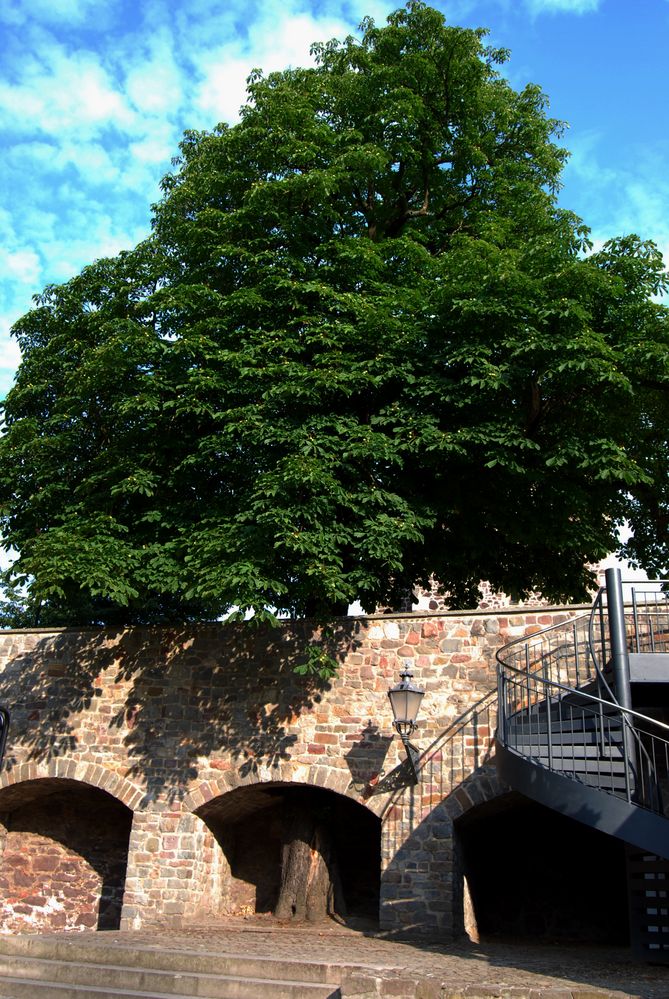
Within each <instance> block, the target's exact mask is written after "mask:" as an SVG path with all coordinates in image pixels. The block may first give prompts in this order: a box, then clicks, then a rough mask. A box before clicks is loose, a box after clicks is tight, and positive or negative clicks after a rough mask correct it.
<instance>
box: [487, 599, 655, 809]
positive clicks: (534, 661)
mask: <svg viewBox="0 0 669 999" xmlns="http://www.w3.org/2000/svg"><path fill="white" fill-rule="evenodd" d="M653 595H654V597H656V598H657V599H655V600H653V601H652V602H651V601H650V600H648V599H646V600H644V601H643V604H642V609H640V601H639V600H638V599H637V602H636V603H635V602H634V601H633V602H632V609H631V611H630V613H629V615H628V614H626V621H627V619H629V629H628V641H629V644H630V645H631V647H632V649H633V650H636V649H637V648H638V647H642V648H648V647H649V644H650V643H651V642H652V643H654V644H653V650H655V651H657V650H658V648H659V646H660V644H661V640H662V638H663V636H664V635H665V632H666V641H667V650H668V651H669V604H668V603H667V601H666V598H665V596H664V594H663V593H654V594H653ZM649 622H650V624H649ZM609 655H610V644H609V639H608V611H607V606H606V603H605V600H604V593H603V592H602V590H600V592H599V593H598V594H597V597H596V599H595V601H594V603H593V608H592V611H591V612H590V613H589V614H585V615H581V616H579V617H576V618H573V619H572V620H571V621H568V622H562V623H561V624H557V625H553V626H551V627H550V628H546V629H544V630H543V631H540V632H537V633H536V634H534V635H531V636H528V637H524V638H519V639H516V641H515V642H512V643H510V644H509V645H507V646H505V647H504V648H502V649H500V650H499V651H498V653H497V661H498V703H499V724H498V733H497V738H498V740H499V741H500V742H501V744H502V745H503V746H505V747H507V748H509V749H511V750H513V751H514V752H516V753H518V754H519V755H521V756H524V757H526V758H528V759H530V760H531V761H532V762H533V763H535V764H536V765H537V766H541V767H545V768H547V769H549V770H551V771H553V772H555V773H559V774H562V775H564V776H567V777H570V778H572V779H574V780H579V781H581V782H582V783H587V784H591V785H594V786H596V787H598V788H600V789H601V790H605V791H607V792H608V793H610V794H613V795H616V796H617V797H620V798H623V799H625V800H626V801H628V802H630V803H633V804H635V805H638V806H639V807H642V808H646V809H649V810H650V811H653V812H655V813H657V814H665V812H664V806H663V802H662V790H663V789H664V791H665V795H666V794H667V792H669V725H666V724H664V723H663V722H661V721H658V720H657V719H654V718H650V717H648V716H646V715H644V714H642V713H640V712H638V711H635V710H633V709H632V708H629V707H623V705H621V704H619V703H618V701H617V699H616V697H615V694H614V692H613V690H612V689H611V686H610V685H609V683H608V681H607V679H606V677H605V675H604V667H605V665H606V663H607V662H608V659H609Z"/></svg>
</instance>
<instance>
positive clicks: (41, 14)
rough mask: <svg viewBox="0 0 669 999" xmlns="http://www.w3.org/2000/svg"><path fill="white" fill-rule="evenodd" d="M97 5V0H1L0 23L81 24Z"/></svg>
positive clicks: (98, 5)
mask: <svg viewBox="0 0 669 999" xmlns="http://www.w3.org/2000/svg"><path fill="white" fill-rule="evenodd" d="M99 7H100V3H99V0H2V4H0V23H4V24H8V25H17V26H19V25H24V24H26V23H27V22H30V21H34V20H38V21H43V22H46V23H53V24H61V25H62V24H63V23H69V24H81V23H82V22H83V21H85V20H86V18H87V17H89V15H90V14H91V13H92V12H94V11H96V9H98V10H99Z"/></svg>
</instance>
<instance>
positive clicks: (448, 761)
mask: <svg viewBox="0 0 669 999" xmlns="http://www.w3.org/2000/svg"><path fill="white" fill-rule="evenodd" d="M495 726H496V692H495V691H490V693H489V694H486V696H485V697H483V698H481V700H479V701H478V702H477V703H476V704H474V705H472V707H470V708H469V709H468V710H467V711H465V712H463V713H462V714H461V715H459V716H458V717H457V718H454V719H452V720H451V721H450V722H449V723H448V724H447V725H446V726H445V727H444V729H443V731H442V732H441V734H440V735H439V736H438V737H437V738H436V739H435V740H434V741H433V742H432V743H431V744H430V745H429V746H428V747H427V748H426V749H424V750H423V751H422V752H421V755H420V763H419V775H420V779H419V781H418V783H417V784H414V783H413V781H412V780H411V779H410V776H409V773H408V772H407V768H406V766H405V764H404V763H401V764H400V765H399V766H398V767H396V768H395V770H393V771H391V772H390V773H389V774H387V775H386V776H385V777H384V778H383V779H382V780H381V781H379V782H378V783H377V784H376V785H375V786H373V787H370V788H369V789H368V792H367V794H368V796H373V795H377V794H385V793H388V792H390V796H389V798H388V800H387V802H386V805H385V807H384V810H383V812H382V814H381V818H382V821H383V823H384V836H385V838H386V845H385V853H386V855H387V856H388V857H389V858H390V861H389V863H388V866H387V867H386V870H385V871H384V873H383V875H382V889H381V898H382V927H383V928H384V929H385V930H386V932H387V935H388V936H390V937H392V936H394V935H397V936H399V937H403V936H410V937H412V938H419V937H421V936H432V937H434V936H435V934H437V935H441V934H443V935H444V936H445V937H446V938H450V937H451V936H452V935H455V936H456V937H457V936H459V935H460V934H461V933H462V932H463V929H464V924H463V885H462V874H463V872H462V871H460V870H458V858H457V856H456V850H455V842H454V831H453V822H454V820H455V819H456V818H458V817H459V816H461V815H462V814H463V813H464V812H465V811H467V810H468V809H469V808H471V807H472V806H473V805H475V804H478V803H480V802H482V801H484V800H489V799H491V798H494V797H496V796H497V795H499V794H500V791H501V786H500V784H499V782H498V781H497V776H496V771H495V767H494V763H493V762H492V755H493V752H494V732H495Z"/></svg>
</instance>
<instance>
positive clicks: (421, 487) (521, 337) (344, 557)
mask: <svg viewBox="0 0 669 999" xmlns="http://www.w3.org/2000/svg"><path fill="white" fill-rule="evenodd" d="M485 35H486V33H485V31H483V30H477V31H472V30H468V29H467V30H466V29H462V28H458V27H453V26H450V25H447V24H446V23H445V21H444V18H443V16H442V15H441V14H440V13H439V12H437V11H436V10H433V9H431V8H430V7H428V6H426V5H424V4H423V3H419V2H410V3H408V4H407V6H406V7H405V8H402V9H400V10H398V11H397V12H395V13H394V14H392V15H391V16H390V17H389V18H388V23H387V24H386V25H385V26H383V27H378V26H377V25H375V24H374V22H373V21H371V20H369V19H367V20H365V21H364V22H363V24H362V25H361V37H360V38H359V39H356V38H352V37H349V38H346V39H345V40H344V41H331V42H328V43H326V44H318V45H315V46H314V48H313V52H314V54H315V58H316V64H315V66H314V67H312V68H307V69H289V70H286V71H284V72H277V73H271V74H269V75H267V76H265V75H263V74H262V73H261V72H259V71H258V72H254V73H253V74H252V76H251V77H250V79H249V81H248V103H247V104H246V106H245V107H244V108H243V110H242V113H241V119H240V121H239V123H238V124H236V125H234V126H232V127H229V126H227V125H225V124H221V125H218V126H217V127H216V128H215V129H213V130H212V131H210V132H189V133H187V134H186V135H185V136H184V139H183V142H182V144H181V150H180V155H179V156H178V158H177V159H176V160H175V161H174V169H173V172H171V173H169V174H168V175H167V176H166V177H165V178H164V180H163V183H162V197H161V200H160V201H159V203H158V204H157V205H155V206H154V214H153V227H152V233H151V235H150V237H149V238H148V239H146V240H145V241H144V242H142V243H141V244H140V245H138V246H137V247H136V248H135V249H134V250H131V251H129V252H123V253H120V254H119V255H118V256H117V257H115V258H112V259H103V260H98V261H96V262H95V263H93V264H92V265H91V266H89V267H86V268H85V269H84V270H83V271H82V273H81V274H80V275H78V276H77V277H75V278H73V279H72V280H71V281H69V282H67V283H66V284H63V285H60V286H50V287H47V288H46V289H45V291H44V292H43V293H42V294H41V295H40V296H38V297H37V298H36V300H35V307H34V308H33V309H32V310H31V311H30V312H29V313H28V314H27V315H26V316H24V317H23V318H22V319H21V320H20V321H19V322H18V323H17V324H16V326H15V328H14V333H15V335H16V337H17V338H18V341H19V344H20V346H21V351H22V358H23V359H22V362H21V366H20V369H19V372H18V375H17V378H16V382H15V384H14V387H13V388H12V389H11V391H10V392H9V395H8V397H7V399H6V402H5V404H4V413H3V416H4V436H3V437H2V439H1V440H0V511H1V513H2V524H1V528H2V532H3V536H4V539H5V544H6V545H7V546H11V547H12V548H13V549H15V550H16V552H17V553H18V556H17V558H16V561H15V563H14V565H13V567H12V569H11V570H10V573H9V576H10V578H11V580H12V581H13V582H14V583H16V582H19V583H20V582H23V583H24V584H25V585H26V586H27V587H28V591H29V594H30V597H29V600H30V601H32V604H33V605H34V606H37V605H42V606H43V607H44V613H46V614H47V615H48V619H49V621H60V622H62V623H78V624H83V623H86V622H112V621H125V622H133V621H159V620H169V619H178V618H180V619H184V618H209V619H211V618H216V617H217V616H220V615H221V614H223V613H225V612H226V611H227V610H228V609H230V608H233V607H234V608H240V612H241V613H243V612H245V611H253V612H255V614H256V615H258V616H259V617H261V618H262V617H263V616H264V615H265V614H266V613H267V612H268V610H269V609H274V610H277V611H280V612H284V613H285V612H287V613H289V614H293V615H305V614H307V615H308V614H316V615H324V616H327V615H331V614H333V613H337V612H338V611H341V610H342V609H343V608H345V607H346V605H347V604H348V603H349V602H351V601H353V600H355V599H359V600H360V601H361V602H362V605H363V606H364V607H365V608H366V609H372V608H374V607H375V606H376V605H378V604H386V605H391V606H392V605H396V603H397V601H398V599H399V597H400V596H401V595H402V594H403V593H405V592H406V591H407V589H408V588H409V587H410V586H411V585H412V584H413V583H416V582H419V583H420V582H423V583H427V581H428V579H429V578H430V577H431V576H434V577H436V578H437V579H438V580H439V581H440V583H441V584H442V586H443V587H444V589H445V590H446V591H448V592H449V593H450V595H451V597H450V599H451V602H452V604H453V605H454V606H457V605H466V604H467V603H471V602H472V601H473V600H474V598H475V594H476V588H477V585H478V581H479V580H480V579H482V578H485V579H489V580H490V581H491V583H492V585H493V586H494V587H496V588H499V589H504V590H506V591H507V592H511V593H513V594H517V595H521V594H522V593H524V592H526V591H529V590H537V589H538V590H541V591H542V592H543V593H544V594H545V595H546V596H547V597H549V598H553V599H564V598H570V597H580V596H583V595H584V593H585V588H586V586H587V585H588V583H589V582H590V581H591V574H590V573H589V570H588V569H587V563H588V562H595V561H597V560H599V559H601V558H602V557H603V556H604V555H606V554H607V553H609V552H610V551H612V550H614V549H615V548H616V547H617V546H618V545H619V542H618V540H617V534H618V529H619V527H620V525H621V524H622V523H623V522H624V521H626V520H627V521H628V522H629V523H630V524H631V526H632V529H633V532H634V534H633V538H632V540H631V541H630V542H629V543H628V545H627V549H626V551H627V554H628V556H629V557H632V558H634V559H635V560H636V561H638V562H639V563H641V564H644V565H646V566H648V567H650V568H652V569H655V570H661V569H663V568H664V567H665V566H666V564H667V555H668V549H667V533H666V522H667V514H668V513H669V485H668V483H667V474H666V469H667V451H668V448H669V444H668V442H667V431H666V428H667V426H669V420H668V419H667V416H668V415H669V414H668V407H667V386H668V385H669V349H668V348H669V321H668V310H667V309H666V308H665V307H664V306H663V305H661V304H658V301H657V296H658V295H660V294H661V293H662V292H663V291H664V290H666V288H667V284H666V274H665V271H664V268H663V264H662V259H661V255H660V254H659V252H658V250H657V249H656V248H655V247H654V245H653V244H652V243H649V242H644V241H643V240H642V239H641V238H639V237H637V236H633V235H627V236H624V237H621V238H619V239H616V240H613V241H611V242H610V243H608V244H606V245H605V246H604V247H603V248H602V249H600V250H599V251H597V252H592V246H591V244H590V243H589V240H588V230H587V228H586V227H585V225H584V224H583V223H582V222H581V220H580V219H579V218H577V217H576V216H575V215H573V214H572V213H570V212H568V211H566V210H564V209H562V208H560V207H559V206H558V202H557V192H558V189H559V184H560V174H561V169H562V167H563V164H564V162H565V158H566V155H567V154H566V152H565V150H564V149H562V148H561V147H560V145H559V140H560V135H561V124H560V123H559V122H556V121H554V120H553V119H551V118H550V117H549V116H548V113H547V99H546V97H545V96H544V94H543V93H542V92H541V90H540V89H539V87H537V86H527V87H525V88H524V89H523V90H521V91H520V92H516V91H515V90H514V89H513V88H512V87H511V86H510V85H509V83H508V82H507V81H506V80H505V79H504V77H503V76H502V75H501V73H500V69H499V67H500V65H501V64H502V63H503V62H504V61H505V60H506V59H507V53H506V52H505V51H504V50H499V49H492V48H490V47H488V46H487V45H486V41H485Z"/></svg>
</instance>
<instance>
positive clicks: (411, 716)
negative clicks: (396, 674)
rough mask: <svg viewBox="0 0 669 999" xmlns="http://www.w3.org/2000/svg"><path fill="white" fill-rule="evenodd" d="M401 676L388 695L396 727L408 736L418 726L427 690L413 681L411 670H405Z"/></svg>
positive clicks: (400, 732) (401, 733)
mask: <svg viewBox="0 0 669 999" xmlns="http://www.w3.org/2000/svg"><path fill="white" fill-rule="evenodd" d="M400 676H401V680H400V682H399V683H398V684H397V685H396V686H395V687H393V688H392V689H391V690H389V691H388V697H389V699H390V706H391V708H392V710H393V716H394V718H395V722H394V724H395V728H396V729H397V731H398V732H399V734H400V735H403V736H407V735H410V734H411V733H412V732H413V731H414V729H415V728H416V718H417V716H418V712H419V710H420V704H421V701H422V700H423V697H424V696H425V691H424V690H421V689H420V687H416V685H415V684H413V683H412V682H411V681H412V679H413V674H412V673H410V672H409V670H404V672H403V673H401V674H400Z"/></svg>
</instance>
